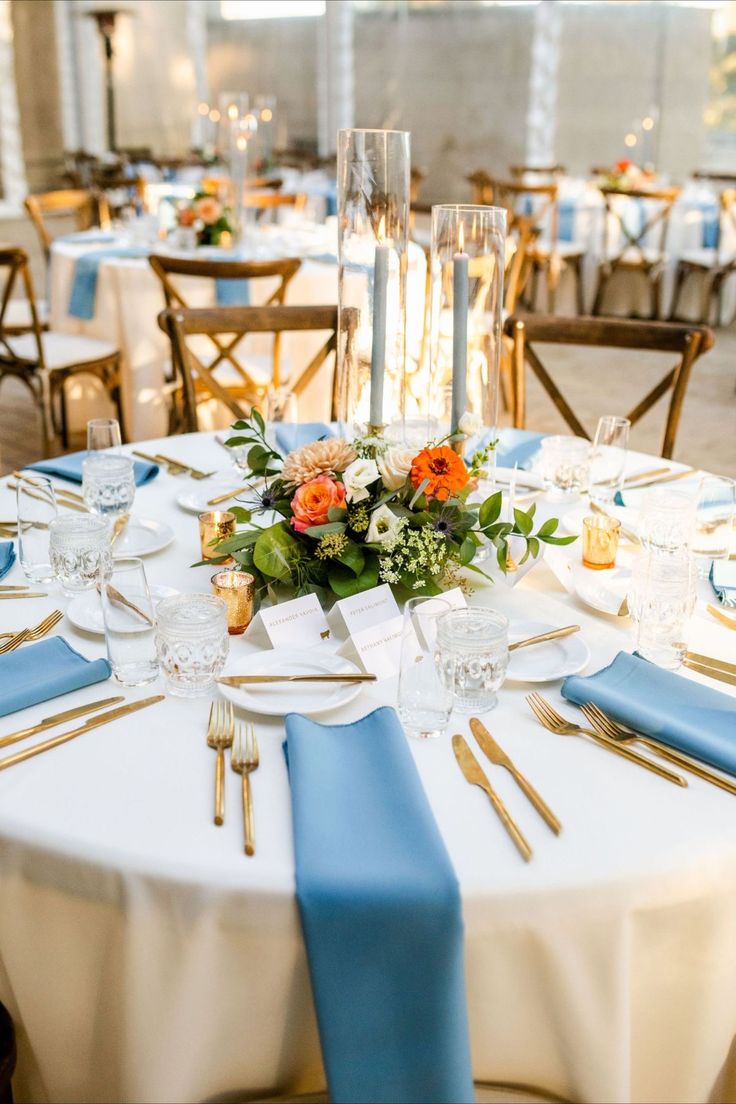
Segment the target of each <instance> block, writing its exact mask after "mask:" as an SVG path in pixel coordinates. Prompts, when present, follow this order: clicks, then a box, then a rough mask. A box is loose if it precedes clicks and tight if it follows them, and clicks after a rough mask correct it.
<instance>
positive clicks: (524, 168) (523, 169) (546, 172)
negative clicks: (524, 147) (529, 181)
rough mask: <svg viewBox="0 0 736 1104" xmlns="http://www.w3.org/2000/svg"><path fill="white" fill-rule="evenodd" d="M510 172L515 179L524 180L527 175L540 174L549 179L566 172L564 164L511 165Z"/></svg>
mask: <svg viewBox="0 0 736 1104" xmlns="http://www.w3.org/2000/svg"><path fill="white" fill-rule="evenodd" d="M509 172H510V173H511V176H512V178H513V179H514V180H522V179H523V178H524V177H525V176H539V177H544V178H545V179H547V180H554V179H555V178H556V177H558V176H562V175H563V174H564V172H565V166H564V165H509Z"/></svg>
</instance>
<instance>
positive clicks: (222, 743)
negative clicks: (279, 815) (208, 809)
mask: <svg viewBox="0 0 736 1104" xmlns="http://www.w3.org/2000/svg"><path fill="white" fill-rule="evenodd" d="M207 745H208V747H211V748H212V749H213V751H215V752H217V759H216V760H215V817H214V820H215V824H216V825H217V826H218V827H219V826H220V825H222V824H224V823H225V751H226V750H227V748H230V749H231V751H230V766H231V767H232V769H233V770H234V771H235V772H236V774H240V775H241V776H242V794H243V835H244V850H245V853H246V855H249V856H250V855H254V854H255V850H256V844H255V831H254V827H253V795H252V793H251V786H250V775H251V774H252V773H253V771H255V770H257V769H258V764H259V754H258V740H257V738H256V732H255V729H254V727H253V725H252V724H250V722H248V723H245V724H243V723H239V724H238V725H236V724H235V715H234V713H233V707H232V704H231V703H230V702H223V701H219V700H218V701H213V702H212V705H211V706H210V715H209V719H208V722H207Z"/></svg>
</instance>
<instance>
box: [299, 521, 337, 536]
mask: <svg viewBox="0 0 736 1104" xmlns="http://www.w3.org/2000/svg"><path fill="white" fill-rule="evenodd" d="M346 528H347V526H346V524H345V522H344V521H327V522H325V524H324V525H310V526H309V528H308V529H305V530H304V532H305V533H306V534H307V536H308V537H323V536H324V535H325V533H344V532H345V530H346Z"/></svg>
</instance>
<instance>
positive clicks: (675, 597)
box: [628, 551, 697, 671]
mask: <svg viewBox="0 0 736 1104" xmlns="http://www.w3.org/2000/svg"><path fill="white" fill-rule="evenodd" d="M696 581H697V571H696V568H695V563H694V560H693V557H692V555H691V554H690V553H689V552H687V551H682V552H674V553H668V554H664V555H663V554H662V553H658V552H648V553H645V554H644V555H643V556H640V557H639V558H638V559H637V560H636V562H635V564H634V568H633V573H632V578H631V589H630V591H629V596H628V605H629V612H630V613H631V616H632V618H633V619H634V622H635V624H636V650H637V651H638V652H639V654H640V655H642V656H643V657H644V659H648V660H651V662H652V663H656V664H657V665H658V666H659V667H665V668H667V669H668V670H670V671H675V670H677V668H678V667H680V666H681V664H682V661H683V659H684V658H685V653H686V651H687V636H688V627H689V624H690V618H691V617H692V614H693V610H694V609H695V600H696Z"/></svg>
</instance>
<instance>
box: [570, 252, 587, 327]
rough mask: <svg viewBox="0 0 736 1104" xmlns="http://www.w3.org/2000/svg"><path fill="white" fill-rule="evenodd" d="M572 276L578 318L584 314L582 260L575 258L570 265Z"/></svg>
mask: <svg viewBox="0 0 736 1104" xmlns="http://www.w3.org/2000/svg"><path fill="white" fill-rule="evenodd" d="M572 271H573V276H574V279H575V304H576V306H577V311H578V314H579V315H580V317H581V318H582V316H583V315H584V314H585V295H584V290H585V289H584V288H583V258H582V257H576V259H575V261H574V262H573V265H572Z"/></svg>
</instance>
